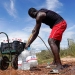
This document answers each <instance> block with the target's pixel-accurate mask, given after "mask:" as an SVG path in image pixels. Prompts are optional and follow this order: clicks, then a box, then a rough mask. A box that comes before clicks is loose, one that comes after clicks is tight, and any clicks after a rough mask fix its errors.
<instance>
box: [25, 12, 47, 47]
mask: <svg viewBox="0 0 75 75" xmlns="http://www.w3.org/2000/svg"><path fill="white" fill-rule="evenodd" d="M45 15H46V14H45V13H39V14H38V15H37V17H36V25H35V27H34V29H33V31H32V37H31V39H30V40H29V42H28V43H27V44H26V46H25V48H27V47H28V46H30V45H31V44H32V42H33V41H34V40H35V39H36V37H37V36H38V34H39V31H40V27H41V22H42V19H43V18H44V17H45Z"/></svg>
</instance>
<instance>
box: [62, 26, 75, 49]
mask: <svg viewBox="0 0 75 75" xmlns="http://www.w3.org/2000/svg"><path fill="white" fill-rule="evenodd" d="M74 29H75V25H72V26H71V27H69V28H67V29H66V31H65V32H64V34H63V38H62V42H61V47H63V48H64V47H68V41H67V39H68V38H69V39H74V38H75V32H74V31H73V30H74Z"/></svg>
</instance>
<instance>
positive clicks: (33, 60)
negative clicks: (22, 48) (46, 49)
mask: <svg viewBox="0 0 75 75" xmlns="http://www.w3.org/2000/svg"><path fill="white" fill-rule="evenodd" d="M26 61H27V62H28V63H29V64H30V67H37V65H38V61H37V57H36V55H32V56H28V57H27V58H26Z"/></svg>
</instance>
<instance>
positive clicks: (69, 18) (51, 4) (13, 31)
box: [0, 0, 75, 51]
mask: <svg viewBox="0 0 75 75" xmlns="http://www.w3.org/2000/svg"><path fill="white" fill-rule="evenodd" d="M31 7H34V8H36V9H38V10H39V9H40V8H47V9H50V10H53V11H55V12H57V13H58V14H60V15H61V16H62V17H63V18H64V19H65V20H66V22H67V29H66V30H65V32H64V34H63V37H62V41H61V45H60V47H61V48H66V47H68V42H67V39H68V38H69V39H75V0H0V32H5V33H7V35H8V36H9V39H10V41H12V40H15V39H22V42H24V41H27V40H28V38H29V36H30V34H31V32H32V30H33V28H34V26H35V23H36V22H35V19H32V18H31V17H30V16H29V15H28V9H29V8H31ZM50 32H51V29H50V28H49V27H48V26H47V25H45V24H42V26H41V29H40V33H39V36H40V37H41V38H42V39H43V40H44V42H45V43H46V45H47V46H48V47H49V45H48V37H49V34H50ZM4 40H6V36H5V35H4V34H0V42H2V41H3V42H4ZM31 46H32V47H33V48H34V49H36V51H38V50H41V49H47V48H46V46H45V45H44V43H43V42H42V41H41V40H40V38H38V37H37V38H36V40H35V41H34V42H33V43H32V44H31Z"/></svg>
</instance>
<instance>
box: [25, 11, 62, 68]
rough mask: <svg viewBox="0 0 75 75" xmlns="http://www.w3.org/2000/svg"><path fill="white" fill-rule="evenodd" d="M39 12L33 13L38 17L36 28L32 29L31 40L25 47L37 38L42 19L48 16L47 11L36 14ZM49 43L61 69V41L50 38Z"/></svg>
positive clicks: (55, 61)
mask: <svg viewBox="0 0 75 75" xmlns="http://www.w3.org/2000/svg"><path fill="white" fill-rule="evenodd" d="M36 13H37V12H34V13H32V15H33V16H34V17H32V18H35V19H36V25H35V27H34V29H33V30H32V38H31V39H30V41H29V42H28V43H27V44H26V46H25V48H27V47H28V46H29V45H31V44H32V42H33V41H34V40H35V39H36V37H37V36H38V34H39V31H40V28H41V23H42V20H43V19H44V18H45V17H46V13H44V12H39V13H38V14H37V16H36ZM48 43H49V45H50V47H51V50H52V53H53V56H54V60H53V63H52V64H54V65H57V67H56V68H57V69H61V68H62V64H61V60H60V56H59V52H60V41H59V40H55V39H53V38H49V39H48Z"/></svg>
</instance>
